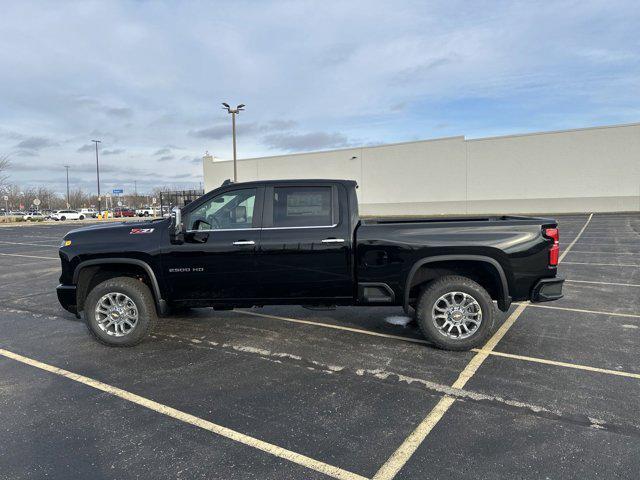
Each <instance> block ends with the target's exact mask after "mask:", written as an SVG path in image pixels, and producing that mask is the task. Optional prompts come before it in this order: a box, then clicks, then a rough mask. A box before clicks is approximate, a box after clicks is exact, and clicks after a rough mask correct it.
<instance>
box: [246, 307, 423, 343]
mask: <svg viewBox="0 0 640 480" xmlns="http://www.w3.org/2000/svg"><path fill="white" fill-rule="evenodd" d="M233 312H236V313H246V314H247V315H253V316H255V317H263V318H272V319H274V320H282V321H284V322H291V323H300V324H303V325H316V326H318V327H325V328H332V329H334V330H345V331H347V332H354V333H363V334H365V335H370V336H373V337H383V338H393V339H395V340H402V341H403V342H412V343H422V344H428V343H429V342H427V341H426V340H424V339H422V338H412V337H404V336H402V335H391V334H388V333H379V332H374V331H372V330H363V329H360V328H352V327H343V326H341V325H333V324H331V323H323V322H314V321H312V320H300V319H298V318H288V317H280V316H277V315H268V314H266V313H258V312H252V311H250V310H233Z"/></svg>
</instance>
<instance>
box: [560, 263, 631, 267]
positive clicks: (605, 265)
mask: <svg viewBox="0 0 640 480" xmlns="http://www.w3.org/2000/svg"><path fill="white" fill-rule="evenodd" d="M564 265H593V266H595V267H640V265H639V264H637V263H591V262H564Z"/></svg>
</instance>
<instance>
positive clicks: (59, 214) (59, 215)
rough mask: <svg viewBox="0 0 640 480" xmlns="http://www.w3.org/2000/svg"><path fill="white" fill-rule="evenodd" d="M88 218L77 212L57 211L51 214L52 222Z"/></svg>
mask: <svg viewBox="0 0 640 480" xmlns="http://www.w3.org/2000/svg"><path fill="white" fill-rule="evenodd" d="M86 217H87V216H86V215H84V214H82V213H80V212H78V211H76V210H56V211H55V212H53V213H52V214H51V219H52V220H84V219H85V218H86Z"/></svg>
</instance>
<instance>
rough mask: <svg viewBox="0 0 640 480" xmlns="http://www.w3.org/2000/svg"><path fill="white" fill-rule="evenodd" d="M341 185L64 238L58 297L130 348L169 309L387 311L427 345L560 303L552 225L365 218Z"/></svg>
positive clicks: (203, 203) (294, 184) (479, 339)
mask: <svg viewBox="0 0 640 480" xmlns="http://www.w3.org/2000/svg"><path fill="white" fill-rule="evenodd" d="M356 189H357V185H356V183H355V182H353V181H347V180H283V181H258V182H247V183H235V184H233V183H230V184H226V185H224V186H222V187H221V188H218V189H216V190H213V191H211V192H209V193H207V194H206V195H204V196H202V197H201V198H199V199H197V200H196V201H194V202H192V203H190V204H189V205H187V206H185V207H183V208H182V209H181V210H180V209H175V210H174V213H173V216H172V217H171V218H166V219H160V220H150V221H141V222H136V223H132V222H127V223H118V224H115V225H114V224H102V225H95V226H90V227H85V228H80V229H77V230H73V231H71V232H69V233H68V234H67V235H66V236H65V237H64V240H63V242H62V246H61V247H60V258H61V260H62V275H61V277H60V282H61V285H60V286H58V289H57V293H58V299H59V300H60V303H61V304H62V306H63V307H64V308H65V309H67V310H68V311H70V312H72V313H75V314H76V315H80V314H81V313H84V318H85V320H86V323H87V325H88V327H89V330H90V331H91V333H93V335H94V336H95V337H96V338H97V339H98V340H100V341H101V342H103V343H105V344H108V345H114V346H132V345H135V344H137V343H138V342H140V341H141V340H142V338H143V337H144V336H145V334H147V333H148V332H149V331H150V330H151V329H152V328H153V326H154V324H155V322H156V319H157V316H158V315H159V314H160V315H164V314H167V313H169V312H170V311H171V309H172V308H183V307H214V308H216V309H231V308H235V307H252V306H263V305H282V304H295V305H307V306H311V305H312V306H329V305H331V306H333V305H358V306H383V305H389V306H395V307H403V308H404V309H405V311H406V312H407V313H415V318H416V320H417V323H418V325H419V327H420V329H421V330H422V332H423V334H424V335H425V337H426V338H427V339H428V340H429V341H430V342H432V343H433V344H434V345H435V346H437V347H440V348H444V349H450V350H466V349H470V348H473V347H477V346H479V345H481V344H482V343H483V342H484V341H485V340H486V338H487V337H488V336H489V335H490V334H491V332H492V329H493V325H494V317H495V307H494V303H493V302H494V301H495V302H496V304H497V307H498V308H499V309H500V310H502V311H507V310H508V308H509V306H510V304H511V302H512V301H513V300H531V301H533V302H542V301H548V300H555V299H558V298H560V297H562V283H563V280H562V279H561V278H558V277H556V266H557V264H558V254H559V244H558V225H557V223H556V221H555V220H552V219H547V218H530V217H516V216H503V217H457V218H456V217H449V218H446V217H444V218H425V219H406V218H396V219H394V218H386V219H382V218H380V219H371V220H369V219H367V220H365V219H361V218H360V217H359V215H358V201H357V197H356Z"/></svg>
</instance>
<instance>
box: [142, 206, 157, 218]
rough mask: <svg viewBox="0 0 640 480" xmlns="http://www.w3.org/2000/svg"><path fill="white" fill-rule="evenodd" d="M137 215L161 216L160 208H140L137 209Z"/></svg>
mask: <svg viewBox="0 0 640 480" xmlns="http://www.w3.org/2000/svg"><path fill="white" fill-rule="evenodd" d="M136 215H138V216H139V217H159V216H160V209H159V208H154V207H144V208H138V209H137V210H136Z"/></svg>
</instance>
